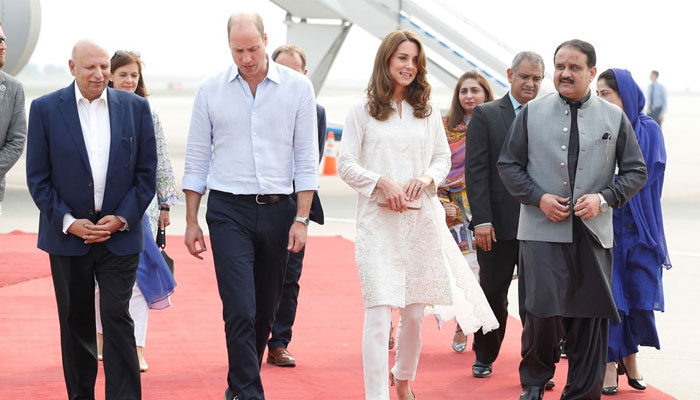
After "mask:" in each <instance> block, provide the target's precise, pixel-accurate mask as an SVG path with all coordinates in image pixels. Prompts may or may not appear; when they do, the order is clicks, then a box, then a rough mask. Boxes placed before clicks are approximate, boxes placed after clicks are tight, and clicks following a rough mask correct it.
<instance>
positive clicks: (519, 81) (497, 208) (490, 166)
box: [465, 51, 544, 378]
mask: <svg viewBox="0 0 700 400" xmlns="http://www.w3.org/2000/svg"><path fill="white" fill-rule="evenodd" d="M507 74H508V81H510V91H509V92H508V93H506V95H505V96H503V97H502V98H501V99H500V100H496V101H491V102H488V103H486V104H482V105H480V106H478V107H476V109H475V110H474V113H473V115H472V119H471V121H470V122H469V134H468V135H467V156H466V168H465V182H466V186H467V196H468V197H469V206H470V208H471V212H472V225H473V227H474V233H475V234H476V240H475V242H476V245H477V246H478V248H477V252H476V256H477V259H478V260H479V266H480V269H479V283H480V284H481V288H482V289H483V290H484V294H485V295H486V298H487V299H488V301H489V304H490V305H491V309H492V310H493V313H494V314H495V315H496V318H497V319H498V325H499V327H498V329H496V330H493V331H491V332H489V333H487V334H484V333H482V332H481V330H479V331H477V332H475V333H474V351H475V352H476V359H475V360H474V365H472V374H473V375H474V377H476V378H486V377H489V376H491V372H492V364H493V362H494V361H496V357H498V353H499V352H500V350H501V343H502V342H503V338H504V337H505V333H506V323H507V321H508V288H509V287H510V283H511V281H512V280H513V270H514V269H515V265H516V264H517V263H518V247H519V246H518V239H517V238H516V236H517V232H518V218H519V214H520V204H519V203H518V202H517V201H516V200H515V199H514V198H513V197H511V196H510V194H509V193H508V191H507V190H506V188H505V186H503V182H501V178H500V177H499V176H498V170H497V169H496V162H497V161H498V156H499V155H500V154H501V148H503V143H504V142H505V141H506V136H507V135H508V129H509V128H510V125H511V124H512V123H513V120H514V119H515V116H516V115H517V114H519V113H520V111H521V110H522V108H523V107H525V104H527V103H528V102H529V101H530V100H532V99H534V98H535V97H537V93H538V92H539V90H540V84H541V83H542V79H543V78H544V61H543V60H542V57H540V55H539V54H537V53H534V52H531V51H522V52H520V53H518V54H517V55H516V56H515V58H513V63H512V65H511V68H509V69H508V71H507Z"/></svg>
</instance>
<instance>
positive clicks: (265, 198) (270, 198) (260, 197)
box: [231, 194, 289, 205]
mask: <svg viewBox="0 0 700 400" xmlns="http://www.w3.org/2000/svg"><path fill="white" fill-rule="evenodd" d="M231 196H233V198H234V199H236V200H245V201H252V202H255V203H256V204H261V205H264V204H277V203H279V202H280V201H282V200H284V199H286V198H287V197H289V195H287V194H232V195H231Z"/></svg>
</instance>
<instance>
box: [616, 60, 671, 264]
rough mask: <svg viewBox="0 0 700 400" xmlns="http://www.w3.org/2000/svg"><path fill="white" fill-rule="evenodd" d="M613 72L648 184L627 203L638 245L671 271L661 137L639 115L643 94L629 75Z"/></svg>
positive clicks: (651, 123) (623, 71)
mask: <svg viewBox="0 0 700 400" xmlns="http://www.w3.org/2000/svg"><path fill="white" fill-rule="evenodd" d="M612 71H613V73H614V74H615V79H616V80H617V88H618V95H619V96H620V98H621V99H622V105H623V106H624V109H625V114H626V115H627V118H628V119H629V120H630V123H632V126H633V127H634V134H635V136H636V137H637V141H638V142H639V147H640V148H641V150H642V154H643V155H644V161H645V162H646V164H647V175H648V177H647V182H646V184H645V185H644V187H643V188H642V189H641V190H640V191H639V193H637V194H636V195H635V196H633V197H632V198H631V199H630V201H629V203H628V204H629V206H630V209H631V211H632V217H633V218H634V222H635V225H636V226H637V231H638V234H639V238H638V242H639V243H640V244H642V245H644V246H645V247H647V248H649V249H653V250H654V252H655V254H656V261H657V262H658V265H663V266H665V267H666V268H671V260H670V259H669V256H668V247H667V246H666V235H665V234H664V224H663V215H662V214H661V191H662V189H663V185H664V172H665V170H666V148H665V146H664V137H663V134H662V133H661V128H660V127H659V125H658V124H657V123H656V121H654V120H653V119H652V118H651V117H649V116H647V115H645V114H644V113H643V112H642V110H643V109H644V103H645V100H644V93H643V92H642V89H640V88H639V86H638V85H637V83H635V81H634V79H632V74H630V72H629V71H627V70H626V69H618V68H613V70H612Z"/></svg>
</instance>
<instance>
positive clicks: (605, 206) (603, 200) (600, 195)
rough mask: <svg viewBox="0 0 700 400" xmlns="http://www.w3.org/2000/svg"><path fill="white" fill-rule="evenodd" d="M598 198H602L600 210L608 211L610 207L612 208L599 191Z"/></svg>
mask: <svg viewBox="0 0 700 400" xmlns="http://www.w3.org/2000/svg"><path fill="white" fill-rule="evenodd" d="M598 198H599V199H600V212H602V213H604V212H606V211H608V208H610V206H609V205H608V202H607V201H605V197H603V195H602V194H600V193H598Z"/></svg>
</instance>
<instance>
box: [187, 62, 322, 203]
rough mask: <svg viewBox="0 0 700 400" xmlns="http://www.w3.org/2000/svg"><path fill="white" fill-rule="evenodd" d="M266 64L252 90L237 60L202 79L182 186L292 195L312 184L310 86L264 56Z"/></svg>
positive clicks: (314, 155)
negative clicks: (294, 191)
mask: <svg viewBox="0 0 700 400" xmlns="http://www.w3.org/2000/svg"><path fill="white" fill-rule="evenodd" d="M268 63H269V64H268V71H267V76H266V77H265V79H263V81H262V82H261V83H260V84H258V87H257V90H256V94H255V96H253V94H252V92H251V90H250V87H249V86H248V83H247V82H246V81H245V80H244V79H243V77H242V76H241V75H240V74H239V73H238V68H237V67H236V65H235V64H233V65H231V66H230V67H229V68H228V69H227V70H226V71H224V72H223V73H220V74H218V75H216V76H213V77H211V78H208V79H207V80H205V81H204V82H203V83H202V84H201V85H200V87H199V89H198V90H197V94H196V96H195V100H194V105H193V108H192V119H191V122H190V131H189V135H188V138H187V149H186V152H185V173H184V176H183V180H182V188H183V189H184V190H192V191H195V192H197V193H200V194H204V192H205V191H206V189H207V186H208V187H209V189H214V190H219V191H222V192H228V193H233V194H290V193H292V191H293V190H294V187H295V188H296V191H303V190H317V189H318V134H317V132H316V131H317V129H318V128H317V126H316V101H315V99H314V91H313V86H312V85H311V81H309V79H308V78H306V77H305V76H304V75H302V74H300V73H298V72H296V71H293V70H291V69H289V68H287V67H284V66H281V65H279V64H276V63H275V62H273V61H271V60H269V57H268ZM207 179H208V182H207ZM292 180H294V182H295V186H293V185H292Z"/></svg>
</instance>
